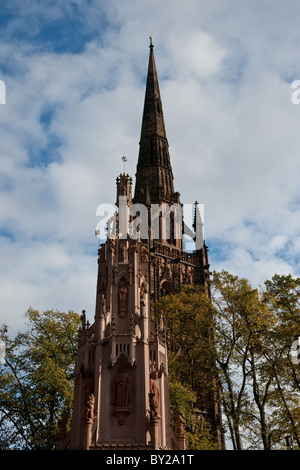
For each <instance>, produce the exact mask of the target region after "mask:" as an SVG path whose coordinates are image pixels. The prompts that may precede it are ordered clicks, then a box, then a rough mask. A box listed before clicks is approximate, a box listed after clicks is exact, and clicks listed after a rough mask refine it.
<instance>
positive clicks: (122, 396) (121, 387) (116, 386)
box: [112, 366, 131, 424]
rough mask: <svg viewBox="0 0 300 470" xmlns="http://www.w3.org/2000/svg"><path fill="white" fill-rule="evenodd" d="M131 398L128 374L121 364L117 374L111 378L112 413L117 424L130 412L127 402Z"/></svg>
mask: <svg viewBox="0 0 300 470" xmlns="http://www.w3.org/2000/svg"><path fill="white" fill-rule="evenodd" d="M130 399H131V387H130V380H129V377H128V375H127V374H126V373H125V369H124V367H123V366H120V367H119V371H118V373H117V375H116V376H115V377H114V379H113V391H112V404H113V406H114V410H113V414H114V415H115V416H116V417H117V419H118V422H119V424H123V423H124V421H125V419H126V416H127V415H128V414H129V413H130V410H129V404H130Z"/></svg>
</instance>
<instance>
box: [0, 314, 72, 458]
mask: <svg viewBox="0 0 300 470" xmlns="http://www.w3.org/2000/svg"><path fill="white" fill-rule="evenodd" d="M26 317H27V319H28V320H29V325H28V326H29V329H28V330H27V331H26V332H25V333H19V334H18V335H17V336H16V337H15V339H14V340H10V339H9V338H8V337H6V354H5V363H4V364H2V365H0V418H1V431H2V432H1V433H0V436H1V438H2V442H3V444H2V445H3V447H5V443H7V442H8V441H9V442H10V448H17V449H18V448H23V449H53V448H54V447H55V439H56V435H57V422H58V420H59V418H60V416H61V414H62V412H63V411H67V412H70V411H71V407H72V401H73V379H74V368H75V361H76V351H77V333H78V327H79V323H80V317H79V316H78V315H77V314H76V313H74V312H68V313H64V312H59V311H53V310H47V311H45V312H43V313H40V312H39V311H38V310H34V309H32V308H29V309H28V311H27V312H26Z"/></svg>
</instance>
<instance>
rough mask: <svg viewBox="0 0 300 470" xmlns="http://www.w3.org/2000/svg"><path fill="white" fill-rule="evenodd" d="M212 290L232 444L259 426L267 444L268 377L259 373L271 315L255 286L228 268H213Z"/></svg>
mask: <svg viewBox="0 0 300 470" xmlns="http://www.w3.org/2000/svg"><path fill="white" fill-rule="evenodd" d="M212 296H213V299H212V300H213V304H214V309H215V327H216V344H217V364H218V365H219V367H220V371H221V374H220V376H221V380H222V405H223V411H224V414H225V415H226V418H227V424H228V428H229V431H230V437H231V441H232V445H233V448H234V449H235V450H241V449H242V448H243V437H244V435H245V433H246V432H247V431H248V432H249V429H250V430H251V429H257V428H258V429H259V432H260V436H261V438H262V440H263V444H264V448H268V447H269V444H268V439H269V436H268V431H267V428H268V424H267V418H266V406H267V398H268V396H269V395H268V392H269V388H270V384H271V378H270V376H266V374H265V373H264V374H263V368H262V364H263V363H264V361H262V351H261V348H262V345H263V344H264V342H265V340H266V337H267V333H268V331H269V329H270V328H271V327H272V325H273V323H274V317H273V315H272V312H270V311H269V309H268V308H267V305H266V304H265V303H264V302H263V301H262V299H261V296H260V293H259V291H258V289H253V288H252V287H251V285H250V284H249V282H248V280H247V279H240V278H239V277H238V276H233V275H232V274H230V273H228V272H227V271H222V272H220V273H216V272H214V274H213V280H212ZM263 376H264V380H263ZM254 407H255V409H256V412H254ZM248 438H249V435H248Z"/></svg>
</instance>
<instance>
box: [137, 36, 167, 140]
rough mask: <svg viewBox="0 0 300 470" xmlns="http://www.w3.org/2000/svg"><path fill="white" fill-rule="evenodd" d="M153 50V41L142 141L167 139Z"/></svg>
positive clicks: (151, 44)
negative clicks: (152, 136) (146, 139)
mask: <svg viewBox="0 0 300 470" xmlns="http://www.w3.org/2000/svg"><path fill="white" fill-rule="evenodd" d="M153 48H154V46H153V43H152V39H151V43H150V54H149V63H148V74H147V82H146V93H145V102H144V113H143V122H142V130H141V141H142V140H143V139H145V138H146V137H149V136H151V135H153V134H157V135H159V136H160V137H163V138H164V139H167V136H166V131H165V123H164V116H163V110H162V102H161V98H160V91H159V84H158V78H157V71H156V65H155V59H154V52H153Z"/></svg>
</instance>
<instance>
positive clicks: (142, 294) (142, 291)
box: [140, 283, 147, 305]
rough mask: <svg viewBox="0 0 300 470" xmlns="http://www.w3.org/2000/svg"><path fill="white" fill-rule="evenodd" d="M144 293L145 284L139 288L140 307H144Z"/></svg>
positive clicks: (145, 289)
mask: <svg viewBox="0 0 300 470" xmlns="http://www.w3.org/2000/svg"><path fill="white" fill-rule="evenodd" d="M146 293H147V286H146V285H145V283H143V284H142V285H141V288H140V303H141V305H145V299H146Z"/></svg>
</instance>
